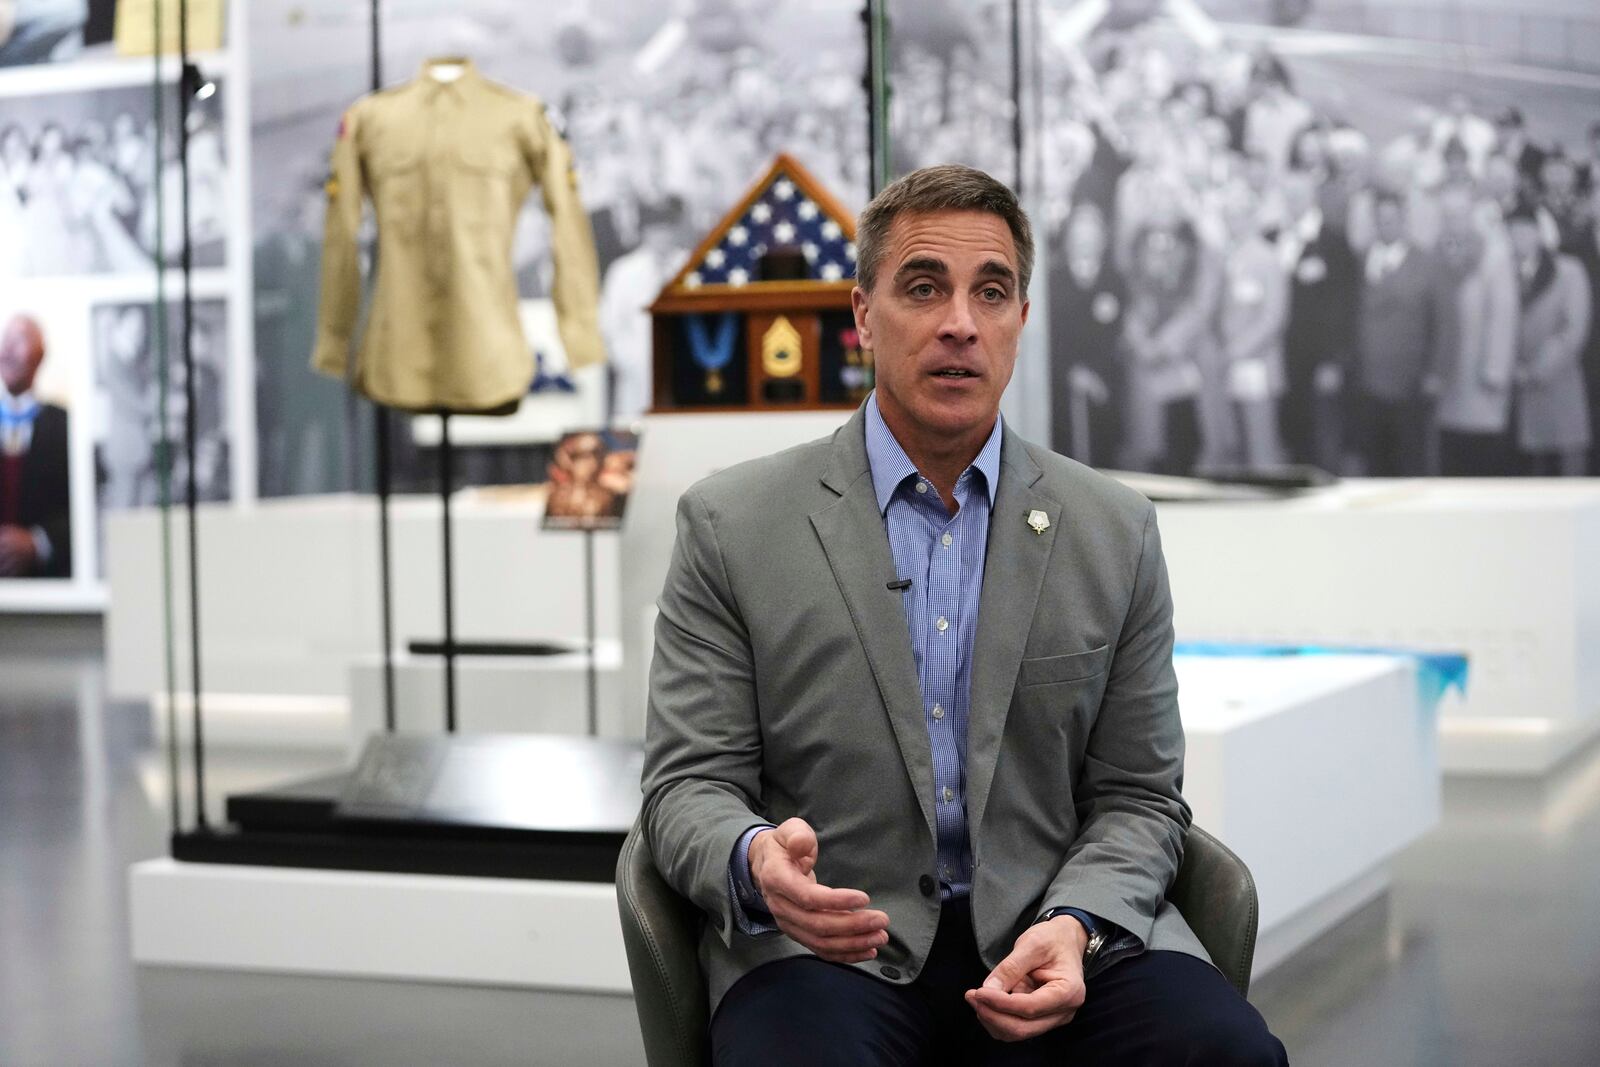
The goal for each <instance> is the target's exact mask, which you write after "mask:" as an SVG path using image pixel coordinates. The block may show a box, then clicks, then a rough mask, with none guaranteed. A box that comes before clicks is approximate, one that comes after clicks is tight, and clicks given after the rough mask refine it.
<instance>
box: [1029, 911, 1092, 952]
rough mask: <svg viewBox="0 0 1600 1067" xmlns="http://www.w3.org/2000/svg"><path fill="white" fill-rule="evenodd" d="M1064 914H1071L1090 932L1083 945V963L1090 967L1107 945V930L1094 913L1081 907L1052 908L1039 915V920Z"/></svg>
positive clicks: (1047, 919) (1046, 919) (1042, 920)
mask: <svg viewBox="0 0 1600 1067" xmlns="http://www.w3.org/2000/svg"><path fill="white" fill-rule="evenodd" d="M1062 915H1070V916H1072V917H1073V918H1074V919H1077V920H1078V922H1079V923H1081V924H1082V925H1083V928H1084V930H1085V931H1087V932H1088V934H1089V942H1088V944H1086V945H1084V946H1083V965H1084V966H1085V967H1088V966H1089V964H1090V963H1091V962H1093V960H1094V958H1095V956H1096V955H1097V954H1098V953H1099V952H1100V950H1101V949H1102V948H1104V947H1105V944H1106V932H1105V931H1104V930H1102V929H1101V928H1100V924H1099V923H1098V922H1096V921H1095V918H1094V916H1093V915H1090V914H1089V913H1088V912H1086V911H1084V910H1082V909H1081V908H1051V909H1050V910H1049V911H1047V912H1045V913H1044V914H1043V915H1041V916H1039V918H1038V922H1042V923H1043V922H1049V921H1050V920H1051V919H1054V918H1058V917H1059V916H1062Z"/></svg>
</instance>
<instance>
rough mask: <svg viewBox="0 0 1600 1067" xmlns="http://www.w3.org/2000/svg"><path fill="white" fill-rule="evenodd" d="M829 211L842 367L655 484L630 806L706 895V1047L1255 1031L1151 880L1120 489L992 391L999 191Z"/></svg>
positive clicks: (1151, 773)
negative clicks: (827, 428)
mask: <svg viewBox="0 0 1600 1067" xmlns="http://www.w3.org/2000/svg"><path fill="white" fill-rule="evenodd" d="M857 242H858V246H859V257H858V270H857V273H858V277H859V285H858V287H857V288H856V289H855V290H854V292H853V294H852V301H853V303H854V307H855V320H856V327H857V330H858V331H859V333H860V336H861V340H862V343H863V345H864V346H865V347H867V348H870V349H871V350H872V351H873V353H874V356H875V360H876V368H877V390H876V392H875V393H874V394H873V395H872V396H871V397H869V398H868V399H867V401H866V403H865V404H864V405H863V406H862V408H861V409H860V410H859V411H858V412H857V413H856V414H855V415H854V416H853V417H852V418H851V420H850V421H849V422H848V423H847V424H846V425H845V426H844V427H843V428H842V429H840V430H839V431H838V432H837V433H835V434H834V435H833V436H832V437H831V438H829V439H826V440H822V441H817V442H814V443H812V444H809V445H804V446H801V447H799V448H795V449H791V450H789V451H787V452H783V453H780V454H778V455H775V456H771V457H768V458H766V459H762V460H758V461H756V462H753V463H746V464H742V465H739V466H735V467H731V468H729V469H727V470H724V471H722V472H720V473H718V474H715V475H713V476H712V477H710V478H708V479H706V480H704V481H702V482H700V483H699V484H698V485H696V486H694V487H693V488H691V489H690V490H689V491H688V492H687V493H685V494H684V496H683V499H682V500H681V501H680V503H679V506H678V540H677V546H676V549H675V550H674V555H673V560H672V565H671V568H670V571H669V573H668V576H667V580H666V586H665V588H664V589H663V591H662V594H661V600H660V608H661V614H660V618H659V621H658V622H657V626H656V652H655V661H654V663H653V665H652V667H651V677H650V708H649V723H648V728H647V735H648V736H647V742H646V761H645V770H644V792H645V801H644V810H645V824H646V832H647V834H648V837H649V842H650V847H651V849H652V851H653V852H654V854H655V857H656V862H657V864H658V865H659V866H660V868H661V870H662V873H663V874H664V876H665V877H666V879H667V881H668V882H670V883H671V884H672V885H673V886H675V887H676V888H677V890H678V891H679V892H681V893H682V894H684V895H685V896H686V897H688V898H689V899H691V900H693V901H694V902H695V903H696V904H697V905H698V906H699V907H700V908H701V909H702V910H703V911H705V912H706V914H707V916H708V922H707V924H706V927H705V931H704V934H703V937H702V941H701V959H702V961H703V964H704V966H705V970H706V971H707V973H708V975H709V981H710V1001H711V1006H712V1010H713V1018H712V1023H711V1044H712V1047H713V1058H714V1060H715V1061H716V1062H717V1063H730V1064H789V1063H793V1064H807V1065H815V1064H827V1063H839V1064H852V1065H860V1064H920V1063H936V1062H939V1063H954V1064H983V1063H1000V1062H1005V1063H1030V1064H1031V1063H1050V1064H1058V1063H1059V1064H1068V1063H1070V1064H1074V1065H1089V1064H1113V1063H1115V1064H1137V1063H1151V1064H1176V1063H1197V1064H1198V1063H1204V1064H1217V1063H1233V1064H1278V1063H1284V1062H1286V1059H1285V1055H1284V1051H1283V1047H1282V1045H1281V1044H1279V1043H1278V1041H1277V1040H1276V1039H1275V1038H1273V1037H1272V1035H1271V1034H1270V1033H1269V1032H1268V1031H1267V1028H1266V1025H1265V1023H1264V1022H1263V1021H1262V1019H1261V1016H1260V1015H1259V1014H1257V1013H1256V1011H1255V1010H1254V1009H1253V1008H1251V1007H1250V1005H1249V1004H1248V1003H1246V1002H1245V1000H1244V999H1243V998H1242V997H1240V996H1239V995H1238V994H1237V993H1236V992H1235V991H1234V990H1233V988H1232V987H1231V986H1229V985H1228V983H1227V981H1226V980H1225V979H1224V978H1223V977H1222V975H1221V974H1220V973H1219V972H1218V971H1217V970H1215V969H1214V968H1213V967H1212V966H1211V965H1210V964H1209V963H1208V962H1207V960H1206V956H1205V950H1204V949H1203V948H1202V947H1201V946H1200V943H1199V942H1198V941H1197V940H1196V938H1195V937H1194V935H1193V933H1191V932H1190V930H1189V928H1188V926H1187V925H1186V924H1185V923H1184V920H1183V917H1182V916H1181V915H1179V914H1178V913H1177V912H1176V911H1175V910H1174V909H1173V908H1172V906H1171V905H1170V904H1168V903H1166V902H1165V901H1164V896H1165V893H1166V890H1167V887H1168V885H1169V884H1170V883H1171V881H1172V879H1173V877H1174V876H1175V874H1176V872H1177V870H1178V865H1179V861H1180V860H1181V858H1182V854H1183V843H1184V835H1185V832H1186V830H1187V828H1188V825H1189V818H1190V816H1189V808H1188V805H1187V804H1186V803H1185V802H1184V799H1183V797H1182V795H1181V793H1180V792H1179V784H1180V780H1181V778H1182V770H1183V730H1182V727H1181V725H1180V723H1179V719H1178V705H1177V683H1176V679H1175V677H1174V674H1173V668H1172V601H1171V596H1170V594H1169V592H1168V587H1167V578H1166V571H1165V564H1164V563H1163V560H1162V554H1161V545H1160V540H1159V538H1158V535H1157V532H1156V525H1155V515H1154V509H1153V508H1152V506H1151V505H1150V503H1149V502H1148V501H1146V500H1145V499H1144V498H1143V497H1141V496H1139V495H1137V494H1136V493H1134V492H1132V491H1130V490H1128V489H1125V488H1123V487H1122V486H1120V485H1119V484H1118V483H1116V482H1113V481H1110V480H1108V479H1106V478H1104V477H1101V476H1100V475H1098V474H1095V473H1094V472H1093V471H1091V470H1089V469H1087V468H1085V467H1082V466H1080V465H1078V464H1076V463H1073V462H1071V461H1070V460H1067V459H1064V458H1062V457H1060V456H1057V455H1055V454H1053V453H1051V452H1048V451H1046V450H1045V449H1042V448H1038V447H1036V446H1034V445H1031V444H1029V443H1027V442H1026V441H1023V440H1022V439H1021V438H1019V437H1017V436H1016V435H1015V434H1014V433H1012V432H1011V431H1010V430H1009V429H1007V428H1005V427H1003V425H1002V422H1001V419H1000V417H999V408H1000V395H1001V393H1002V392H1003V391H1004V390H1005V387H1006V383H1007V382H1008V381H1009V380H1010V378H1011V372H1012V368H1013V366H1014V364H1015V362H1016V358H1017V343H1018V338H1019V336H1020V334H1021V331H1022V327H1023V324H1024V323H1025V322H1026V321H1027V318H1028V300H1027V293H1028V281H1029V275H1030V273H1031V270H1032V266H1033V241H1032V236H1031V233H1030V229H1029V225H1028V220H1027V218H1026V216H1025V215H1024V214H1023V213H1022V210H1021V208H1020V207H1019V205H1018V203H1017V200H1016V198H1015V197H1014V196H1013V195H1012V194H1011V192H1010V191H1009V190H1007V189H1006V188H1005V187H1004V186H1003V185H1001V184H1000V183H998V182H996V181H994V180H993V179H992V178H990V177H989V176H988V175H985V174H983V173H981V172H979V171H975V170H971V169H969V168H966V167H957V166H942V167H930V168H927V169H924V170H919V171H917V172H915V173H913V174H909V175H907V176H906V177H904V178H902V179H900V180H899V181H897V182H895V183H894V184H892V185H890V186H889V187H888V188H886V189H884V190H883V191H882V192H881V193H879V194H878V196H877V197H875V198H874V199H873V201H872V202H871V203H870V204H868V205H867V208H866V210H865V211H864V212H863V214H862V216H861V222H860V228H859V234H858V238H857ZM990 564H992V566H990Z"/></svg>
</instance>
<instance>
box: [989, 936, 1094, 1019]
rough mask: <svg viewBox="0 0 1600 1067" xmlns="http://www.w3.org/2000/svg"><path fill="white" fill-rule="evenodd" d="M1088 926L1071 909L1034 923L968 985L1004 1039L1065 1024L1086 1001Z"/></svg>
mask: <svg viewBox="0 0 1600 1067" xmlns="http://www.w3.org/2000/svg"><path fill="white" fill-rule="evenodd" d="M1088 942H1089V934H1088V931H1086V930H1084V928H1083V924H1082V923H1080V922H1078V920H1077V919H1074V918H1073V917H1072V916H1070V915H1058V916H1056V917H1055V918H1054V919H1051V920H1050V921H1048V922H1042V923H1039V924H1037V925H1035V926H1030V927H1028V929H1027V930H1026V931H1025V932H1024V933H1023V935H1022V936H1021V937H1019V938H1017V943H1016V945H1015V947H1013V948H1012V950H1011V955H1009V956H1007V957H1006V958H1005V959H1003V960H1001V961H1000V964H999V966H997V967H995V969H994V970H993V971H991V972H989V977H988V978H985V979H984V980H983V985H982V986H980V987H979V988H977V989H969V990H967V1004H968V1005H970V1006H971V1007H972V1010H973V1011H975V1012H977V1013H978V1021H979V1022H981V1023H982V1024H983V1028H984V1029H985V1030H987V1031H989V1036H990V1037H993V1038H995V1039H996V1040H998V1041H1025V1040H1027V1039H1028V1038H1030V1037H1038V1036H1039V1035H1040V1034H1043V1033H1046V1032H1048V1031H1050V1030H1054V1029H1055V1028H1056V1027H1058V1026H1065V1025H1066V1024H1067V1023H1070V1022H1071V1021H1072V1018H1073V1016H1075V1015H1076V1014H1078V1009H1079V1008H1081V1007H1083V1000H1084V996H1085V992H1086V991H1085V989H1084V984H1083V950H1084V947H1085V946H1086V945H1087V944H1088Z"/></svg>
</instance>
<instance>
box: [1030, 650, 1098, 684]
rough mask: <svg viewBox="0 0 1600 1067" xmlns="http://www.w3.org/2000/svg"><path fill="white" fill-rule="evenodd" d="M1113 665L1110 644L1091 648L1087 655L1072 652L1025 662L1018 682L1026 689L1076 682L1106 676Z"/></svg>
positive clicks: (1039, 657) (1085, 653)
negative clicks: (1109, 667)
mask: <svg viewBox="0 0 1600 1067" xmlns="http://www.w3.org/2000/svg"><path fill="white" fill-rule="evenodd" d="M1110 662H1111V646H1110V645H1101V646H1100V647H1099V648H1091V649H1090V650H1089V651H1087V652H1069V653H1067V654H1066V655H1064V656H1038V657H1035V658H1033V659H1025V660H1023V661H1022V665H1021V668H1020V669H1019V671H1018V673H1017V683H1018V684H1019V685H1020V686H1022V687H1023V688H1024V689H1027V688H1031V687H1032V686H1036V685H1051V684H1053V683H1057V682H1076V681H1079V680H1081V679H1084V678H1093V677H1095V676H1096V675H1098V674H1101V673H1103V672H1104V671H1105V669H1106V666H1107V664H1109V663H1110Z"/></svg>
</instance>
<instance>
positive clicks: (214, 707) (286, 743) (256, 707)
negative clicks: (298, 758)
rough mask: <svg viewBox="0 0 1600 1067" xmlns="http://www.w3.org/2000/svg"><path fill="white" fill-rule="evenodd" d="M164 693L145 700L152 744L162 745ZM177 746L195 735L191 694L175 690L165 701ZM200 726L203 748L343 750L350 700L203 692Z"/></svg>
mask: <svg viewBox="0 0 1600 1067" xmlns="http://www.w3.org/2000/svg"><path fill="white" fill-rule="evenodd" d="M168 703H169V702H168V699H167V694H165V693H157V694H155V695H154V696H152V697H151V698H150V730H151V733H152V735H153V736H154V737H155V739H156V745H157V747H162V746H165V745H166V743H167V739H168V738H167V735H168V730H167V720H168V714H167V708H168ZM170 703H171V706H172V709H173V710H174V711H176V712H177V714H176V715H174V716H172V721H173V722H174V723H175V724H176V727H177V728H176V730H174V731H172V732H174V733H176V734H177V736H178V743H179V744H180V745H184V746H186V747H187V746H188V745H189V744H191V743H192V740H193V738H194V698H193V696H191V695H190V694H189V693H178V694H176V696H175V697H174V698H173V699H172V701H171V702H170ZM200 717H201V718H200V728H201V730H202V732H203V733H204V736H205V743H206V747H207V749H290V750H309V751H328V750H337V751H340V752H342V751H344V750H345V749H346V748H347V747H348V739H349V736H350V702H349V701H348V700H346V699H345V698H344V697H342V696H314V695H313V696H269V695H263V694H259V693H206V694H204V697H203V699H202V700H201V701H200Z"/></svg>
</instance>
